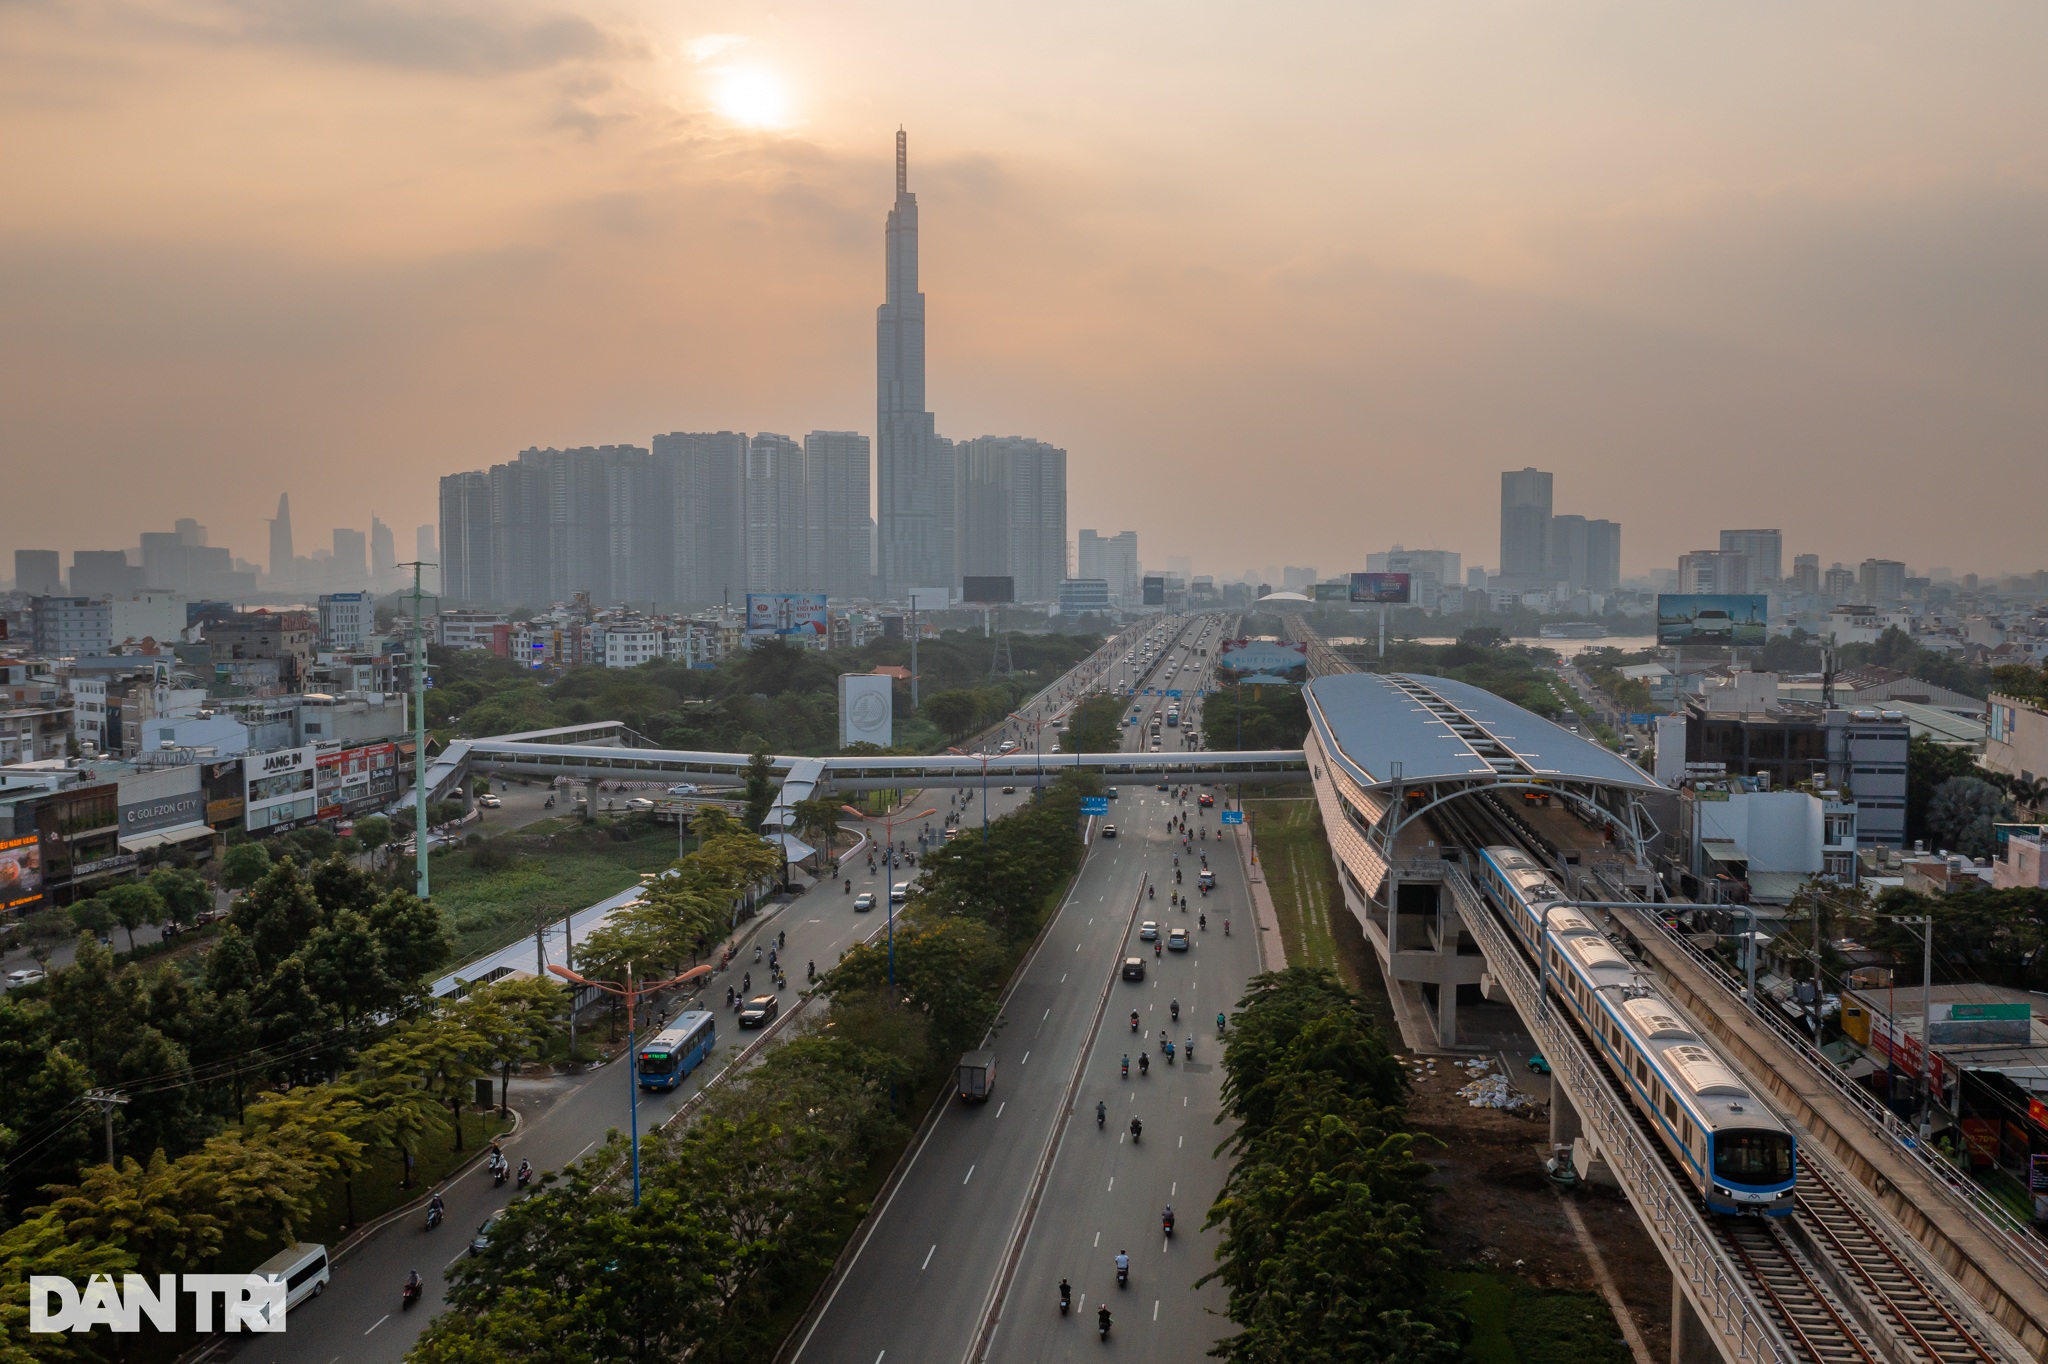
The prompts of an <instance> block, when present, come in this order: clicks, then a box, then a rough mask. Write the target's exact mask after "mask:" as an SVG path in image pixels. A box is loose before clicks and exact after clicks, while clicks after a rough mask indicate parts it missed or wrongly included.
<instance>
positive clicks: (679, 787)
mask: <svg viewBox="0 0 2048 1364" xmlns="http://www.w3.org/2000/svg"><path fill="white" fill-rule="evenodd" d="M668 793H669V794H670V795H672V796H694V795H696V794H697V788H696V787H695V786H693V785H691V784H690V783H689V782H686V781H679V782H677V783H676V784H675V785H674V786H671V787H669V788H668Z"/></svg>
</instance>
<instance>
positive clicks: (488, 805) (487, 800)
mask: <svg viewBox="0 0 2048 1364" xmlns="http://www.w3.org/2000/svg"><path fill="white" fill-rule="evenodd" d="M476 803H477V804H478V805H481V806H483V807H484V809H486V810H495V809H497V808H499V807H500V806H502V805H503V804H504V803H505V802H504V801H502V800H499V799H498V798H497V797H496V796H494V795H492V794H491V793H490V792H488V791H486V792H484V793H483V794H482V795H480V796H478V797H477V798H476Z"/></svg>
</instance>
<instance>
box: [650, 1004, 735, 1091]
mask: <svg viewBox="0 0 2048 1364" xmlns="http://www.w3.org/2000/svg"><path fill="white" fill-rule="evenodd" d="M717 1042H718V1020H717V1018H715V1017H714V1016H713V1015H711V1014H708V1013H705V1012H704V1011H703V1010H701V1009H693V1010H691V1011H690V1012H689V1013H686V1014H684V1015H683V1016H682V1017H680V1018H678V1019H677V1020H676V1021H675V1026H674V1027H672V1028H669V1029H667V1030H666V1031H664V1032H662V1033H661V1034H660V1035H659V1036H657V1037H655V1038H654V1040H652V1041H651V1042H649V1043H647V1044H646V1045H645V1046H643V1047H641V1048H640V1056H639V1073H640V1087H641V1088H642V1089H674V1088H675V1087H676V1086H677V1085H679V1084H681V1083H682V1082H683V1077H684V1076H686V1075H688V1074H689V1073H690V1072H691V1071H693V1070H695V1069H696V1068H697V1067H698V1065H699V1064H700V1063H701V1062H702V1061H703V1060H704V1058H705V1057H707V1056H709V1055H710V1054H711V1048H712V1047H713V1046H715V1045H716V1044H717Z"/></svg>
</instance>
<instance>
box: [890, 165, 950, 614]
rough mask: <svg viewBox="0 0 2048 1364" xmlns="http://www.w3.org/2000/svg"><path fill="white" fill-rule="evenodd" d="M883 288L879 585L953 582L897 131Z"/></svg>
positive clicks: (944, 482)
mask: <svg viewBox="0 0 2048 1364" xmlns="http://www.w3.org/2000/svg"><path fill="white" fill-rule="evenodd" d="M883 243H884V259H885V266H886V292H885V294H884V296H883V303H882V306H881V307H880V308H878V309H876V310H875V470H876V482H877V489H876V491H877V494H878V496H877V499H876V502H877V505H876V518H875V519H876V527H875V530H876V542H877V543H876V551H877V552H876V558H877V560H878V563H877V565H876V567H877V568H878V570H879V571H880V574H881V579H882V587H883V591H885V592H888V593H891V594H894V593H897V592H900V591H902V590H903V589H906V588H912V587H957V586H958V585H957V584H956V583H955V582H954V581H953V579H954V576H955V575H954V567H955V565H954V562H953V560H954V557H955V555H954V547H953V538H954V537H953V529H954V522H955V516H954V498H955V482H956V480H955V479H954V478H953V477H952V473H953V460H952V458H951V450H950V445H951V442H948V441H943V440H941V439H940V437H939V436H938V434H937V432H936V429H935V426H934V422H933V418H932V414H931V412H930V411H929V410H928V409H927V407H926V403H925V389H924V294H923V293H922V292H921V291H920V290H919V289H918V287H917V285H918V279H917V196H916V195H915V194H912V193H911V192H910V152H909V143H908V138H907V135H906V134H905V133H904V131H903V130H902V129H901V128H899V129H897V130H896V202H895V204H894V206H893V207H891V208H890V210H889V221H888V225H887V227H886V228H885V229H884V231H883Z"/></svg>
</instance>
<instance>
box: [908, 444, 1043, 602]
mask: <svg viewBox="0 0 2048 1364" xmlns="http://www.w3.org/2000/svg"><path fill="white" fill-rule="evenodd" d="M955 449H956V451H957V455H958V460H959V468H960V480H961V489H962V495H961V513H960V518H959V526H960V557H961V563H960V572H959V573H958V574H956V575H955V580H954V581H952V582H949V583H945V584H936V583H935V584H933V586H948V587H952V588H953V589H954V590H956V591H957V590H958V585H957V580H958V579H959V578H960V577H988V576H997V577H1009V578H1013V579H1015V580H1016V591H1017V600H1019V601H1042V602H1051V601H1055V600H1057V599H1058V597H1059V592H1060V581H1061V579H1063V578H1065V577H1066V570H1067V452H1066V451H1065V450H1062V449H1060V448H1059V447H1058V446H1055V445H1048V444H1046V443H1045V442H1044V441H1039V440H1031V439H1029V438H1028V437H1024V436H981V437H978V438H976V439H974V440H969V441H961V442H959V444H958V445H957V446H956V447H955Z"/></svg>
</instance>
